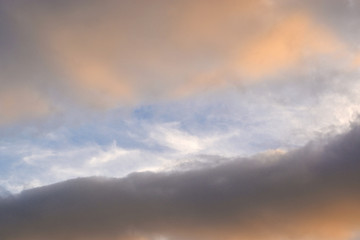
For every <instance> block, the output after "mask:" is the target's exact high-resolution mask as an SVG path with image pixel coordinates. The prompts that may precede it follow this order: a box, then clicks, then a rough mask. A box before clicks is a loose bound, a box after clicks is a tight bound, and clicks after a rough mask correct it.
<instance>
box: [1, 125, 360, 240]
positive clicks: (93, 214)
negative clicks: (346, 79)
mask: <svg viewBox="0 0 360 240" xmlns="http://www.w3.org/2000/svg"><path fill="white" fill-rule="evenodd" d="M359 203H360V127H359V126H353V127H352V129H351V130H350V131H349V132H348V133H346V134H343V135H339V136H337V137H335V138H332V140H330V141H323V142H322V143H319V142H313V143H310V144H308V145H307V146H305V147H303V148H301V149H298V150H296V151H292V152H290V153H287V154H285V155H275V156H274V155H267V154H265V155H262V156H259V157H255V158H252V159H235V160H233V161H231V162H228V163H226V164H223V165H218V166H215V167H214V166H213V167H207V168H202V169H197V170H192V171H186V172H172V173H137V174H132V175H130V176H128V177H126V178H123V179H105V178H83V179H76V180H70V181H66V182H62V183H58V184H54V185H50V186H46V187H41V188H37V189H32V190H28V191H24V192H22V193H21V194H19V195H16V196H13V197H10V198H9V197H8V198H3V199H2V200H1V201H0V239H2V240H48V239H52V240H60V239H69V240H83V239H91V240H100V239H101V240H108V239H109V240H110V239H119V240H123V239H126V240H128V239H139V240H140V239H155V240H156V239H180V240H181V239H186V240H189V239H190V240H192V239H194V240H199V239H200V240H202V239H204V240H207V239H327V240H329V239H350V238H351V235H352V234H354V233H355V232H356V231H358V230H359V229H360V207H359ZM160 236H163V237H164V236H165V237H166V238H159V237H160Z"/></svg>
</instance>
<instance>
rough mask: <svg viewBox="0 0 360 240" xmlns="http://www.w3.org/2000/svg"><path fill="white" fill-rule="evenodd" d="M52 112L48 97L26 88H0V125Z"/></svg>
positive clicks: (36, 117)
mask: <svg viewBox="0 0 360 240" xmlns="http://www.w3.org/2000/svg"><path fill="white" fill-rule="evenodd" d="M51 112H53V108H52V106H51V103H50V102H49V101H48V99H45V98H44V97H43V96H41V95H40V94H39V93H37V92H36V91H34V90H32V89H28V88H21V87H20V88H19V87H17V88H11V89H9V88H8V89H5V90H0V116H1V117H0V125H7V124H13V123H14V122H16V123H17V122H19V121H21V120H33V119H39V118H41V117H44V116H46V115H48V114H49V113H51Z"/></svg>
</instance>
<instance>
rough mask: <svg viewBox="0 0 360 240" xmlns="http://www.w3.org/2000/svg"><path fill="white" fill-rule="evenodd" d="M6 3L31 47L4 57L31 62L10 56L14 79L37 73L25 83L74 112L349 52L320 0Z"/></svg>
mask: <svg viewBox="0 0 360 240" xmlns="http://www.w3.org/2000/svg"><path fill="white" fill-rule="evenodd" d="M292 4H293V5H294V6H298V5H301V4H299V3H298V2H297V1H295V2H292ZM3 5H4V8H3V9H4V10H3V12H4V18H5V19H6V22H7V28H10V29H11V30H12V31H11V32H12V35H13V36H12V35H11V34H10V35H11V36H12V38H15V39H16V40H17V41H14V43H13V44H12V48H19V46H22V47H21V48H19V49H21V51H20V50H17V51H10V52H9V53H7V54H6V55H5V56H7V58H9V59H12V58H14V59H23V60H21V61H12V62H9V65H10V66H11V67H12V68H16V69H19V72H24V73H22V74H18V75H16V74H15V75H16V77H15V78H14V79H13V82H16V83H18V84H19V85H23V84H24V82H25V80H24V79H25V78H26V79H29V80H28V83H27V84H26V85H30V86H31V87H33V88H34V89H36V91H37V93H38V94H39V95H40V96H41V97H42V98H48V100H49V102H50V105H56V106H57V105H61V106H63V107H62V109H64V110H63V111H65V112H66V111H67V109H71V108H73V107H74V106H78V105H80V106H82V107H83V106H84V105H85V106H92V107H96V108H100V109H104V108H105V109H108V108H116V107H119V106H129V105H130V106H133V105H134V104H142V103H144V102H155V101H157V100H164V99H165V100H168V99H174V98H175V99H179V98H183V97H187V96H191V95H196V94H199V93H202V92H204V91H207V90H209V89H219V88H224V87H229V83H230V87H233V84H235V85H244V84H247V83H254V81H253V80H254V78H255V79H257V80H258V81H259V80H261V81H265V80H267V79H268V78H270V77H276V76H278V75H282V74H283V72H284V71H285V72H286V71H291V72H292V73H294V75H297V74H298V73H299V72H301V71H303V70H304V69H303V68H301V67H300V68H298V67H299V66H302V65H306V66H308V65H311V64H312V62H313V61H315V60H316V59H318V58H321V57H329V55H331V56H338V55H339V52H341V53H344V54H345V55H346V54H347V53H346V51H347V50H346V48H347V42H344V41H343V39H342V37H341V35H339V34H338V32H337V28H336V29H335V30H334V28H332V24H333V23H332V22H331V21H327V22H326V21H320V20H319V17H318V16H319V15H321V14H322V13H319V12H317V11H313V9H312V8H316V6H317V5H316V6H315V5H311V4H303V5H302V7H301V8H300V9H301V10H296V7H289V6H288V4H286V3H285V2H283V1H279V2H271V1H260V0H257V1H248V0H226V1H222V2H221V3H219V2H217V1H209V2H204V1H201V0H197V1H172V2H171V3H169V2H167V1H162V0H158V1H155V2H153V3H151V4H149V3H148V2H147V1H135V2H134V1H113V0H107V1H104V2H102V3H101V4H100V3H99V2H97V1H89V2H87V3H86V4H85V3H84V2H83V1H80V0H78V1H63V2H62V3H59V2H51V3H49V2H47V1H41V0H38V1H32V2H28V1H18V2H16V3H11V4H10V3H3ZM150 5H151V6H150ZM320 5H321V6H322V5H326V3H324V2H322V3H321V4H320ZM294 8H295V9H294ZM316 9H318V8H316ZM341 14H342V15H346V11H343V12H342V13H341ZM323 15H324V16H325V15H326V14H323ZM324 18H325V17H324ZM326 19H333V17H332V15H330V16H327V18H326ZM339 21H340V20H339ZM249 23H250V24H249ZM333 25H334V24H333ZM0 27H1V26H0ZM3 28H5V27H3ZM0 30H1V29H0ZM13 32H15V33H18V34H15V33H13ZM5 34H8V33H7V32H5ZM8 35H9V34H8ZM18 35H19V36H18ZM19 39H21V41H20V40H19ZM24 42H25V44H24ZM29 49H35V50H33V51H30V50H29ZM344 49H345V50H344ZM24 56H25V57H24ZM304 62H306V64H304ZM39 73H42V74H39ZM12 74H14V73H12ZM10 75H11V74H10ZM4 79H5V78H4ZM4 79H3V78H0V82H1V83H2V82H5V80H4ZM288 79H293V78H290V77H289V78H288ZM4 91H7V85H5V88H4ZM9 91H11V90H9ZM49 93H50V94H49ZM49 95H50V96H51V97H47V96H49ZM44 96H46V97H44ZM35 112H36V111H34V113H35ZM17 114H18V113H17ZM18 115H19V117H20V116H22V115H21V114H18ZM24 115H26V114H24ZM40 116H42V115H41V114H40ZM25 118H26V116H25Z"/></svg>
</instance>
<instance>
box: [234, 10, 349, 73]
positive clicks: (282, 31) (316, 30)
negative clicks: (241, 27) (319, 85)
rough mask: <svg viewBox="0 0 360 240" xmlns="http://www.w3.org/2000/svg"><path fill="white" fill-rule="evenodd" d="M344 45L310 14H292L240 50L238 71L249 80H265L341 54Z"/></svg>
mask: <svg viewBox="0 0 360 240" xmlns="http://www.w3.org/2000/svg"><path fill="white" fill-rule="evenodd" d="M341 47H342V46H341V43H340V42H339V40H338V39H336V37H335V36H334V35H333V34H332V33H331V31H329V30H327V29H326V27H325V26H320V25H318V24H316V23H315V22H314V21H313V20H311V17H310V15H309V14H306V13H296V12H295V13H292V14H290V15H289V16H285V17H284V19H282V20H281V21H280V22H279V23H277V24H274V26H273V27H272V28H271V29H270V30H269V31H267V32H266V33H264V34H260V36H258V37H257V39H255V40H253V41H252V43H250V44H248V45H244V46H241V48H240V54H239V61H238V67H239V68H240V69H241V73H242V74H244V75H245V77H247V78H255V79H256V78H262V77H264V76H271V75H273V74H277V73H279V71H280V72H281V71H284V70H289V69H291V68H299V66H305V65H306V63H305V61H309V60H310V61H312V59H311V58H313V57H318V56H326V55H331V54H334V53H339V52H341V51H340V49H341Z"/></svg>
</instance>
